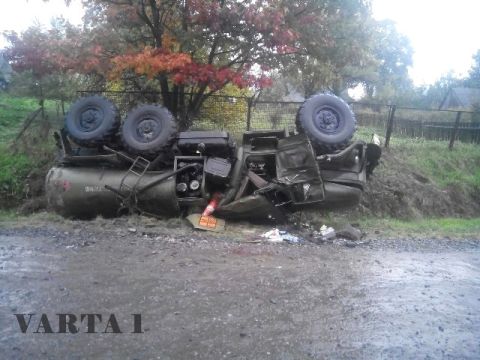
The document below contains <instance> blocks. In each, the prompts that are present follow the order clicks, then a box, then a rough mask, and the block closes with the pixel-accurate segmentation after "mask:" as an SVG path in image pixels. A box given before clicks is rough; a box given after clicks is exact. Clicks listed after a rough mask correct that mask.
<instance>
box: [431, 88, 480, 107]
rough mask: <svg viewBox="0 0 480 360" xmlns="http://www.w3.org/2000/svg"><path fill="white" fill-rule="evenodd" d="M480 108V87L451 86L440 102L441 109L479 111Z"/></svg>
mask: <svg viewBox="0 0 480 360" xmlns="http://www.w3.org/2000/svg"><path fill="white" fill-rule="evenodd" d="M479 109H480V89H477V88H466V87H455V88H450V90H449V91H448V93H447V95H446V96H445V98H444V99H443V101H442V103H441V104H440V108H439V110H463V111H478V110H479Z"/></svg>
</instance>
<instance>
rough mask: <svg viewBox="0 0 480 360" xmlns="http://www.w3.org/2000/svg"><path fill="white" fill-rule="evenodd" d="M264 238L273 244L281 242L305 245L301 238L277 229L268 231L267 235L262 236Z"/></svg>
mask: <svg viewBox="0 0 480 360" xmlns="http://www.w3.org/2000/svg"><path fill="white" fill-rule="evenodd" d="M260 236H261V237H262V238H265V239H267V241H269V242H273V243H281V242H284V241H285V242H287V243H289V244H302V243H304V240H303V239H302V238H301V237H299V236H295V235H292V234H290V233H289V232H287V231H284V230H279V229H277V228H275V229H272V230H270V231H267V232H266V233H263V234H262V235H260Z"/></svg>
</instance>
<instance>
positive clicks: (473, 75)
mask: <svg viewBox="0 0 480 360" xmlns="http://www.w3.org/2000/svg"><path fill="white" fill-rule="evenodd" d="M472 58H473V65H472V67H471V69H470V71H469V72H468V77H467V79H466V80H465V85H466V86H469V87H473V88H480V50H478V51H477V52H476V53H475V54H474V55H473V56H472Z"/></svg>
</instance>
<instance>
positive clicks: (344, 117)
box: [296, 94, 356, 151]
mask: <svg viewBox="0 0 480 360" xmlns="http://www.w3.org/2000/svg"><path fill="white" fill-rule="evenodd" d="M296 123H297V130H298V131H299V132H304V133H305V134H306V135H307V136H308V138H309V139H310V141H311V142H312V144H313V145H314V146H315V147H316V148H319V149H321V150H324V151H334V150H338V149H342V148H344V147H345V146H347V145H348V143H349V141H350V139H351V138H352V136H353V134H354V132H355V129H356V120H355V115H354V114H353V112H352V110H351V109H350V107H349V106H348V104H347V103H346V102H345V101H343V100H342V99H341V98H339V97H337V96H335V95H332V94H316V95H313V96H312V97H310V98H308V99H307V100H305V102H304V103H303V104H302V106H300V109H299V110H298V113H297V119H296Z"/></svg>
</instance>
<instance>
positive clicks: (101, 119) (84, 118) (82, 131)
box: [65, 95, 120, 147]
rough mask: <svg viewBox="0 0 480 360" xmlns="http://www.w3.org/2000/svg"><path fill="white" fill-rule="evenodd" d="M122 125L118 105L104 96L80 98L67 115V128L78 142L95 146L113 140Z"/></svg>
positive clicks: (71, 136) (72, 137) (87, 145)
mask: <svg viewBox="0 0 480 360" xmlns="http://www.w3.org/2000/svg"><path fill="white" fill-rule="evenodd" d="M119 125H120V117H119V115H118V110H117V108H116V106H115V105H114V104H113V103H112V102H111V101H109V100H108V99H106V98H104V97H102V96H97V95H94V96H87V97H83V98H80V99H79V100H77V101H76V102H75V103H73V105H72V106H71V107H70V109H69V111H68V113H67V115H66V116H65V129H66V130H67V133H68V135H69V137H70V138H71V139H72V140H73V141H75V142H76V143H77V144H79V145H82V146H86V147H95V146H99V145H102V144H104V143H106V142H109V141H110V140H112V138H113V136H114V135H115V133H116V132H117V130H118V127H119Z"/></svg>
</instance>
